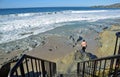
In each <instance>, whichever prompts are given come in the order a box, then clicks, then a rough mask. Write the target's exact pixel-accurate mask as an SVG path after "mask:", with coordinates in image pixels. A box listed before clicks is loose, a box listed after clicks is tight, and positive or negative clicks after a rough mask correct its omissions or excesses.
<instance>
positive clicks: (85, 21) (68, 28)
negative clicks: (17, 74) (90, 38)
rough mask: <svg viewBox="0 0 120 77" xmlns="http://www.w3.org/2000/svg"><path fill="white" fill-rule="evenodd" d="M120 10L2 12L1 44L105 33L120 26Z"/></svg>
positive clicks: (21, 9)
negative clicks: (42, 35) (48, 36)
mask: <svg viewBox="0 0 120 77" xmlns="http://www.w3.org/2000/svg"><path fill="white" fill-rule="evenodd" d="M119 20H120V9H105V8H90V7H41V8H11V9H0V44H2V43H7V42H10V41H14V40H18V39H22V38H26V37H29V36H31V35H37V34H40V33H45V32H46V33H47V32H48V33H51V34H59V35H71V34H75V33H76V35H77V34H78V35H79V34H81V36H83V37H84V35H85V34H86V33H87V32H90V31H91V30H92V31H95V32H97V33H99V32H101V31H102V30H103V29H104V28H109V27H110V26H111V25H112V24H120V21H119Z"/></svg>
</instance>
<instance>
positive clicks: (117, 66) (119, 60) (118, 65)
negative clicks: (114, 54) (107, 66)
mask: <svg viewBox="0 0 120 77" xmlns="http://www.w3.org/2000/svg"><path fill="white" fill-rule="evenodd" d="M118 54H120V45H119V50H118ZM119 67H120V58H118V59H117V60H116V64H115V71H114V72H115V73H114V76H113V77H117V73H118V70H119Z"/></svg>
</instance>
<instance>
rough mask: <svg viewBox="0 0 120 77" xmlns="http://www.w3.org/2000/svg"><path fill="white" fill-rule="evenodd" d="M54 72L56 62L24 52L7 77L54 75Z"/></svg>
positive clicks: (51, 76)
mask: <svg viewBox="0 0 120 77" xmlns="http://www.w3.org/2000/svg"><path fill="white" fill-rule="evenodd" d="M55 74H56V63H54V62H50V61H47V60H43V59H39V58H36V57H32V56H28V55H25V54H24V55H23V56H22V57H21V59H20V60H19V61H18V62H17V63H16V64H15V66H14V67H13V68H12V69H11V70H10V72H9V75H8V77H46V76H48V77H54V76H55Z"/></svg>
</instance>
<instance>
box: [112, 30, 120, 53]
mask: <svg viewBox="0 0 120 77" xmlns="http://www.w3.org/2000/svg"><path fill="white" fill-rule="evenodd" d="M119 37H120V32H117V33H116V43H115V49H114V54H113V55H116V49H117V42H118V38H119Z"/></svg>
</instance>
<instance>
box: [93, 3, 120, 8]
mask: <svg viewBox="0 0 120 77" xmlns="http://www.w3.org/2000/svg"><path fill="white" fill-rule="evenodd" d="M92 7H94V8H120V3H115V4H111V5H101V6H92Z"/></svg>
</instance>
